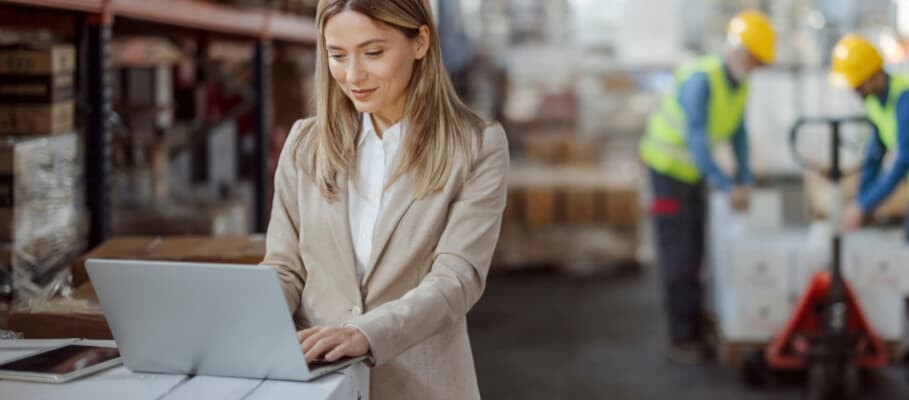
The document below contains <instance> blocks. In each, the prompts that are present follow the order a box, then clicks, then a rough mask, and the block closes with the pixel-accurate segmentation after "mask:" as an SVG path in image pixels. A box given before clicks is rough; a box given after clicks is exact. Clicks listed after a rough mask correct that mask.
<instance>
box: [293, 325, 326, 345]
mask: <svg viewBox="0 0 909 400" xmlns="http://www.w3.org/2000/svg"><path fill="white" fill-rule="evenodd" d="M320 330H322V327H321V326H314V327H312V328H308V329H304V330H302V331H298V332H297V341H298V342H300V343H303V341H304V340H306V338H308V337H310V336H312V335H313V334H315V333H316V332H319V331H320Z"/></svg>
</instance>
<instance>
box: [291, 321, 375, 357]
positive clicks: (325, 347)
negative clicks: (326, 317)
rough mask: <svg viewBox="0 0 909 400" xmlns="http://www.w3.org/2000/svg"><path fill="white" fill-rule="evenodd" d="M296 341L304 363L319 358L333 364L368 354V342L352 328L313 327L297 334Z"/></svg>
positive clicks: (360, 333)
mask: <svg viewBox="0 0 909 400" xmlns="http://www.w3.org/2000/svg"><path fill="white" fill-rule="evenodd" d="M297 339H299V341H300V347H301V348H302V349H303V354H305V355H306V362H311V361H312V360H316V359H319V358H324V359H325V361H328V362H334V361H337V360H339V359H341V358H344V357H359V356H364V355H366V354H368V353H369V340H367V339H366V336H364V335H363V332H360V330H359V329H357V328H355V327H352V326H314V327H312V328H309V329H304V330H302V331H299V332H297ZM323 356H324V357H323Z"/></svg>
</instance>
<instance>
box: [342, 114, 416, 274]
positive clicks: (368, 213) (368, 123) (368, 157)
mask: <svg viewBox="0 0 909 400" xmlns="http://www.w3.org/2000/svg"><path fill="white" fill-rule="evenodd" d="M362 126H363V127H362V129H361V130H360V137H359V139H358V142H357V158H358V160H357V164H358V168H359V171H358V175H357V176H356V177H355V178H352V179H349V180H348V181H347V193H348V203H347V217H348V220H349V221H350V235H351V241H352V242H353V246H354V253H355V256H356V257H355V259H356V263H357V281H358V282H360V284H361V285H362V284H363V277H364V276H365V275H366V265H367V263H369V257H370V256H371V254H372V244H373V243H372V242H373V234H374V233H375V230H376V223H377V222H378V221H379V215H380V214H381V213H382V209H383V207H384V205H385V204H384V202H383V199H384V193H385V191H384V190H383V189H384V188H385V186H386V185H387V184H388V180H389V179H390V178H391V175H392V174H393V173H394V169H395V167H396V166H397V164H395V162H396V161H397V154H398V149H400V147H401V142H402V139H403V132H402V129H401V124H400V123H397V124H395V125H394V126H392V127H390V128H388V129H386V130H385V132H384V134H383V135H382V138H379V136H378V135H377V134H376V129H375V127H374V126H373V123H372V118H371V116H370V114H369V113H363V123H362Z"/></svg>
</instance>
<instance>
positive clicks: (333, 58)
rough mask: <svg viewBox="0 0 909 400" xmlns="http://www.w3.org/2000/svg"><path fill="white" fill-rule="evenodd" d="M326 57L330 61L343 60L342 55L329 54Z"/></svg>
mask: <svg viewBox="0 0 909 400" xmlns="http://www.w3.org/2000/svg"><path fill="white" fill-rule="evenodd" d="M328 57H329V58H331V59H332V60H341V59H343V58H344V55H343V54H329V55H328Z"/></svg>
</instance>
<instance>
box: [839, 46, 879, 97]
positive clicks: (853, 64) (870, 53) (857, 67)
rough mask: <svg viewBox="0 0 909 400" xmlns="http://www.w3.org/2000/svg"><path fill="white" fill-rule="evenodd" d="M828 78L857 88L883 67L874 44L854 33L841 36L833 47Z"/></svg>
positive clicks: (841, 84) (842, 84)
mask: <svg viewBox="0 0 909 400" xmlns="http://www.w3.org/2000/svg"><path fill="white" fill-rule="evenodd" d="M831 58H832V60H831V64H832V65H831V68H830V79H831V80H832V81H833V82H834V84H836V85H840V86H849V87H850V88H853V89H855V88H857V87H859V85H861V84H862V83H865V81H867V80H868V78H871V77H872V76H874V74H876V73H878V72H879V71H880V70H881V68H883V67H884V59H883V58H882V57H881V53H879V52H878V51H877V49H876V48H874V45H872V44H871V43H869V42H868V41H867V40H865V39H864V38H862V37H861V36H859V35H856V34H852V33H850V34H848V35H846V36H843V38H842V39H840V41H839V42H837V43H836V46H834V47H833V56H832V57H831Z"/></svg>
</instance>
